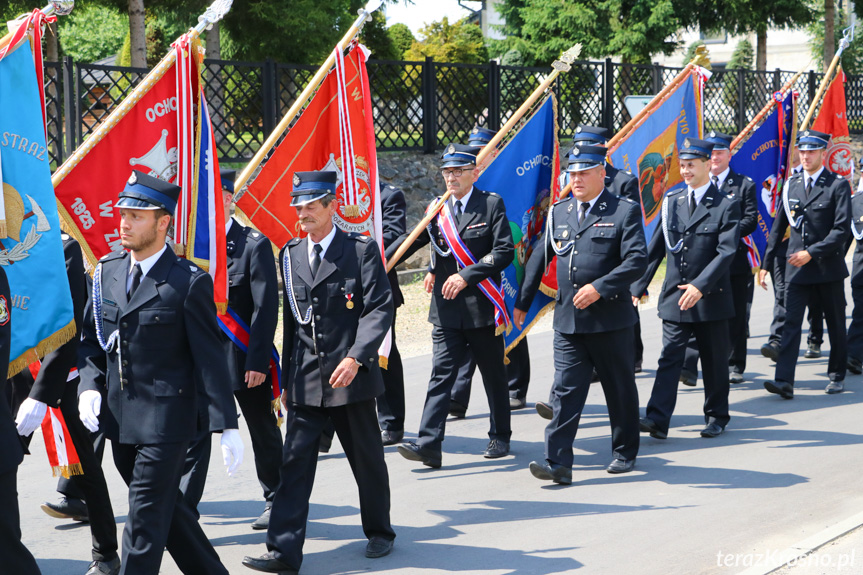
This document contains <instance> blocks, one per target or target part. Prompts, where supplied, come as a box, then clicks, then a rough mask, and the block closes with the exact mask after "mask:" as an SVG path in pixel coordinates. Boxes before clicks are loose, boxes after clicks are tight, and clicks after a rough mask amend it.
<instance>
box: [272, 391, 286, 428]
mask: <svg viewBox="0 0 863 575" xmlns="http://www.w3.org/2000/svg"><path fill="white" fill-rule="evenodd" d="M281 409H282V398H278V399H274V400H273V413H275V414H276V426H277V427H281V426H282V424H283V423H284V422H285V416H284V415H282V416H279V411H280V410H281Z"/></svg>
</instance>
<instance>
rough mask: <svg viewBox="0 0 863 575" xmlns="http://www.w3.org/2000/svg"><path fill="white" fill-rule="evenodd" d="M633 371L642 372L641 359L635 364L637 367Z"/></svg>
mask: <svg viewBox="0 0 863 575" xmlns="http://www.w3.org/2000/svg"><path fill="white" fill-rule="evenodd" d="M632 371H633V373H641V362H640V361H639V362H638V363H636V364H635V369H634V370H632Z"/></svg>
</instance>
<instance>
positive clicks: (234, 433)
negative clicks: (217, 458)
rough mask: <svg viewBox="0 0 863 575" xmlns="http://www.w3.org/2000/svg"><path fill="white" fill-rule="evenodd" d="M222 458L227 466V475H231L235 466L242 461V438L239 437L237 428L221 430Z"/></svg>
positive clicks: (238, 465) (235, 470) (234, 470)
mask: <svg viewBox="0 0 863 575" xmlns="http://www.w3.org/2000/svg"><path fill="white" fill-rule="evenodd" d="M221 445H222V460H223V461H224V462H225V467H227V468H228V475H229V476H231V477H233V476H234V473H236V472H237V468H238V467H240V464H241V463H242V462H243V440H242V439H240V430H239V429H225V430H224V431H222V441H221Z"/></svg>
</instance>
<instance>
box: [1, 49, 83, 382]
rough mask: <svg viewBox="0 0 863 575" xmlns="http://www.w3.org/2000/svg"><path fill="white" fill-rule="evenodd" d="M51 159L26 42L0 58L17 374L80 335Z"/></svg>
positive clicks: (4, 250)
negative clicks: (67, 269) (74, 309)
mask: <svg viewBox="0 0 863 575" xmlns="http://www.w3.org/2000/svg"><path fill="white" fill-rule="evenodd" d="M50 161H51V160H50V157H49V154H48V150H47V146H46V143H45V128H44V125H43V123H42V102H40V99H39V86H38V81H37V79H36V69H35V66H34V64H33V53H32V52H31V50H30V42H29V41H28V40H25V41H24V42H23V43H22V44H21V45H20V46H19V47H18V48H16V49H15V50H14V51H13V52H11V53H9V54H7V55H6V56H5V57H4V58H3V59H2V60H0V170H2V176H3V205H4V208H5V221H6V231H7V236H8V237H6V238H0V265H2V266H3V269H4V271H5V272H6V275H7V277H8V278H9V287H10V290H11V292H12V301H11V302H6V301H0V321H2V319H3V317H4V315H5V314H7V313H11V318H12V349H11V353H10V356H9V359H10V363H9V374H10V375H12V374H15V373H18V372H19V371H21V370H22V369H24V368H25V367H27V365H29V364H30V363H33V362H34V361H36V359H37V358H41V357H43V356H44V355H45V354H47V353H50V352H51V351H53V350H55V349H56V348H58V347H59V346H61V345H62V344H63V343H65V342H67V341H68V340H70V339H71V338H72V337H74V335H75V320H74V317H73V314H72V296H71V294H70V292H69V280H68V278H67V276H66V259H65V257H64V255H63V241H62V239H61V238H60V221H59V217H58V215H57V200H56V198H55V197H54V187H53V186H52V185H51V166H50ZM2 299H3V298H0V300H2ZM10 308H11V309H10ZM6 317H8V316H6Z"/></svg>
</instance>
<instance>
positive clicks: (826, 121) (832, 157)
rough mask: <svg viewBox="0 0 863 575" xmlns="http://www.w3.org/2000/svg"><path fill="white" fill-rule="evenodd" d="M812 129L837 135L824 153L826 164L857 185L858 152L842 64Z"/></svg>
mask: <svg viewBox="0 0 863 575" xmlns="http://www.w3.org/2000/svg"><path fill="white" fill-rule="evenodd" d="M812 129H813V130H816V131H818V132H824V133H826V134H831V135H832V136H833V139H832V140H830V145H829V146H827V153H826V154H825V155H824V167H825V168H827V169H828V170H830V171H831V172H835V173H836V174H838V175H840V176H842V177H843V178H845V179H846V180H848V182H849V183H851V185H852V186H853V184H854V182H853V180H854V154H852V153H851V135H850V133H849V132H848V115H847V114H846V109H845V72H844V71H843V70H842V68H841V67H840V68H839V69H838V70H837V71H836V76H834V77H833V80H832V81H831V82H830V86H829V87H828V88H827V92H826V93H825V94H824V99H823V100H822V101H821V109H820V110H819V111H818V118H816V119H815V123H814V124H812Z"/></svg>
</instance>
